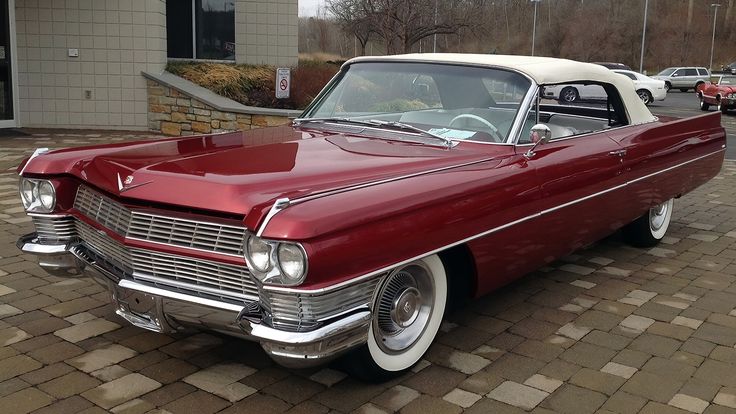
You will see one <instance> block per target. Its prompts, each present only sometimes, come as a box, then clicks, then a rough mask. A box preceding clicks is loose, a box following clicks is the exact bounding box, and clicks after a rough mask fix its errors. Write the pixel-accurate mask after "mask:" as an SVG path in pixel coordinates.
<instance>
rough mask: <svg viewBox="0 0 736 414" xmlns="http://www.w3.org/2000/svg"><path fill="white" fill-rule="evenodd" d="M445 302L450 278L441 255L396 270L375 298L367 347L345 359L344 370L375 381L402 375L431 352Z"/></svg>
mask: <svg viewBox="0 0 736 414" xmlns="http://www.w3.org/2000/svg"><path fill="white" fill-rule="evenodd" d="M446 303H447V275H446V273H445V267H444V265H443V264H442V260H440V258H439V256H437V255H432V256H429V257H425V258H423V259H420V260H417V261H415V262H412V263H409V264H407V265H404V266H402V267H400V268H398V269H395V270H394V271H392V272H391V273H390V274H389V276H388V277H387V278H386V280H385V282H384V283H383V285H382V286H381V288H380V290H379V292H378V296H377V297H376V301H375V304H374V307H373V321H372V322H371V326H370V330H369V331H368V343H367V344H366V345H364V346H363V347H361V348H359V349H358V350H356V351H355V352H354V353H352V354H351V355H348V356H347V357H346V358H345V364H346V368H348V369H349V370H350V371H351V372H352V374H353V375H355V376H357V377H359V378H361V379H363V380H366V381H371V382H377V381H386V380H389V379H391V378H394V377H396V376H398V375H400V374H402V373H404V372H405V371H406V370H408V369H409V368H411V367H412V366H413V365H414V364H416V363H417V362H418V361H419V360H420V359H421V358H422V356H423V355H424V353H425V352H427V349H429V346H430V345H431V344H432V341H433V340H434V338H435V336H436V335H437V331H438V330H439V327H440V323H441V322H442V317H443V316H444V313H445V304H446Z"/></svg>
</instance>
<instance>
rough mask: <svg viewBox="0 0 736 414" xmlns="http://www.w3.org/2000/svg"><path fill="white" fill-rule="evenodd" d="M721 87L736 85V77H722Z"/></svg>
mask: <svg viewBox="0 0 736 414" xmlns="http://www.w3.org/2000/svg"><path fill="white" fill-rule="evenodd" d="M718 84H719V85H736V76H722V77H721V81H720V82H719V83H718Z"/></svg>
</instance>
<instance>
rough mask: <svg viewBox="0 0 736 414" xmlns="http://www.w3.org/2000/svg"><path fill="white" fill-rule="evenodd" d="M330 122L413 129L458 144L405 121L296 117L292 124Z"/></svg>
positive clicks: (450, 145)
mask: <svg viewBox="0 0 736 414" xmlns="http://www.w3.org/2000/svg"><path fill="white" fill-rule="evenodd" d="M329 122H334V123H346V124H354V125H362V126H371V127H378V128H384V129H398V130H403V131H411V132H416V133H419V134H422V135H424V136H426V137H429V138H434V139H439V140H441V141H442V143H443V144H444V145H445V146H446V147H447V148H452V147H454V146H455V145H457V143H456V142H454V141H453V140H451V139H450V138H447V137H443V136H442V135H437V134H433V133H431V132H429V131H425V130H423V129H422V128H419V127H415V126H414V125H410V124H405V123H403V122H394V121H381V120H379V119H368V120H360V119H351V118H338V117H332V118H296V119H294V121H293V122H292V124H293V125H294V126H299V125H301V124H306V123H320V124H324V123H329Z"/></svg>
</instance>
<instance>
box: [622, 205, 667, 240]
mask: <svg viewBox="0 0 736 414" xmlns="http://www.w3.org/2000/svg"><path fill="white" fill-rule="evenodd" d="M674 201H675V200H674V199H673V198H672V199H669V200H667V201H665V202H664V203H662V204H659V205H656V206H654V207H652V208H650V209H649V211H648V212H647V213H645V214H644V215H642V216H641V217H639V218H638V219H636V220H635V221H633V222H632V223H629V224H627V225H626V226H625V227H624V228H623V229H622V232H623V235H624V239H625V240H626V242H627V243H629V244H631V245H632V246H636V247H652V246H656V245H657V244H658V243H659V242H660V241H661V240H662V238H663V237H664V235H665V233H667V229H668V228H669V226H670V220H671V219H672V208H673V206H674Z"/></svg>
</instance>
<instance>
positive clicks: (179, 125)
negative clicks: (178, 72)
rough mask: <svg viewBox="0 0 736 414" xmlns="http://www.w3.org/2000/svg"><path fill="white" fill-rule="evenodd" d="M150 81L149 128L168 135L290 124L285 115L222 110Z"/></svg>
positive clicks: (208, 132) (148, 80)
mask: <svg viewBox="0 0 736 414" xmlns="http://www.w3.org/2000/svg"><path fill="white" fill-rule="evenodd" d="M147 82H148V129H150V130H151V131H156V132H161V133H162V134H165V135H171V136H181V135H197V134H210V133H220V132H231V131H242V130H247V129H253V128H262V127H268V126H277V125H284V124H287V123H288V122H290V121H289V117H288V116H286V115H265V114H255V113H246V112H228V111H221V110H218V109H217V108H215V107H213V106H211V105H208V104H206V103H204V102H202V101H200V100H198V99H196V98H194V97H191V96H190V95H188V94H184V93H182V92H180V91H178V90H177V89H175V88H172V87H170V86H167V85H164V84H161V83H159V82H156V81H154V80H152V79H147Z"/></svg>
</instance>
